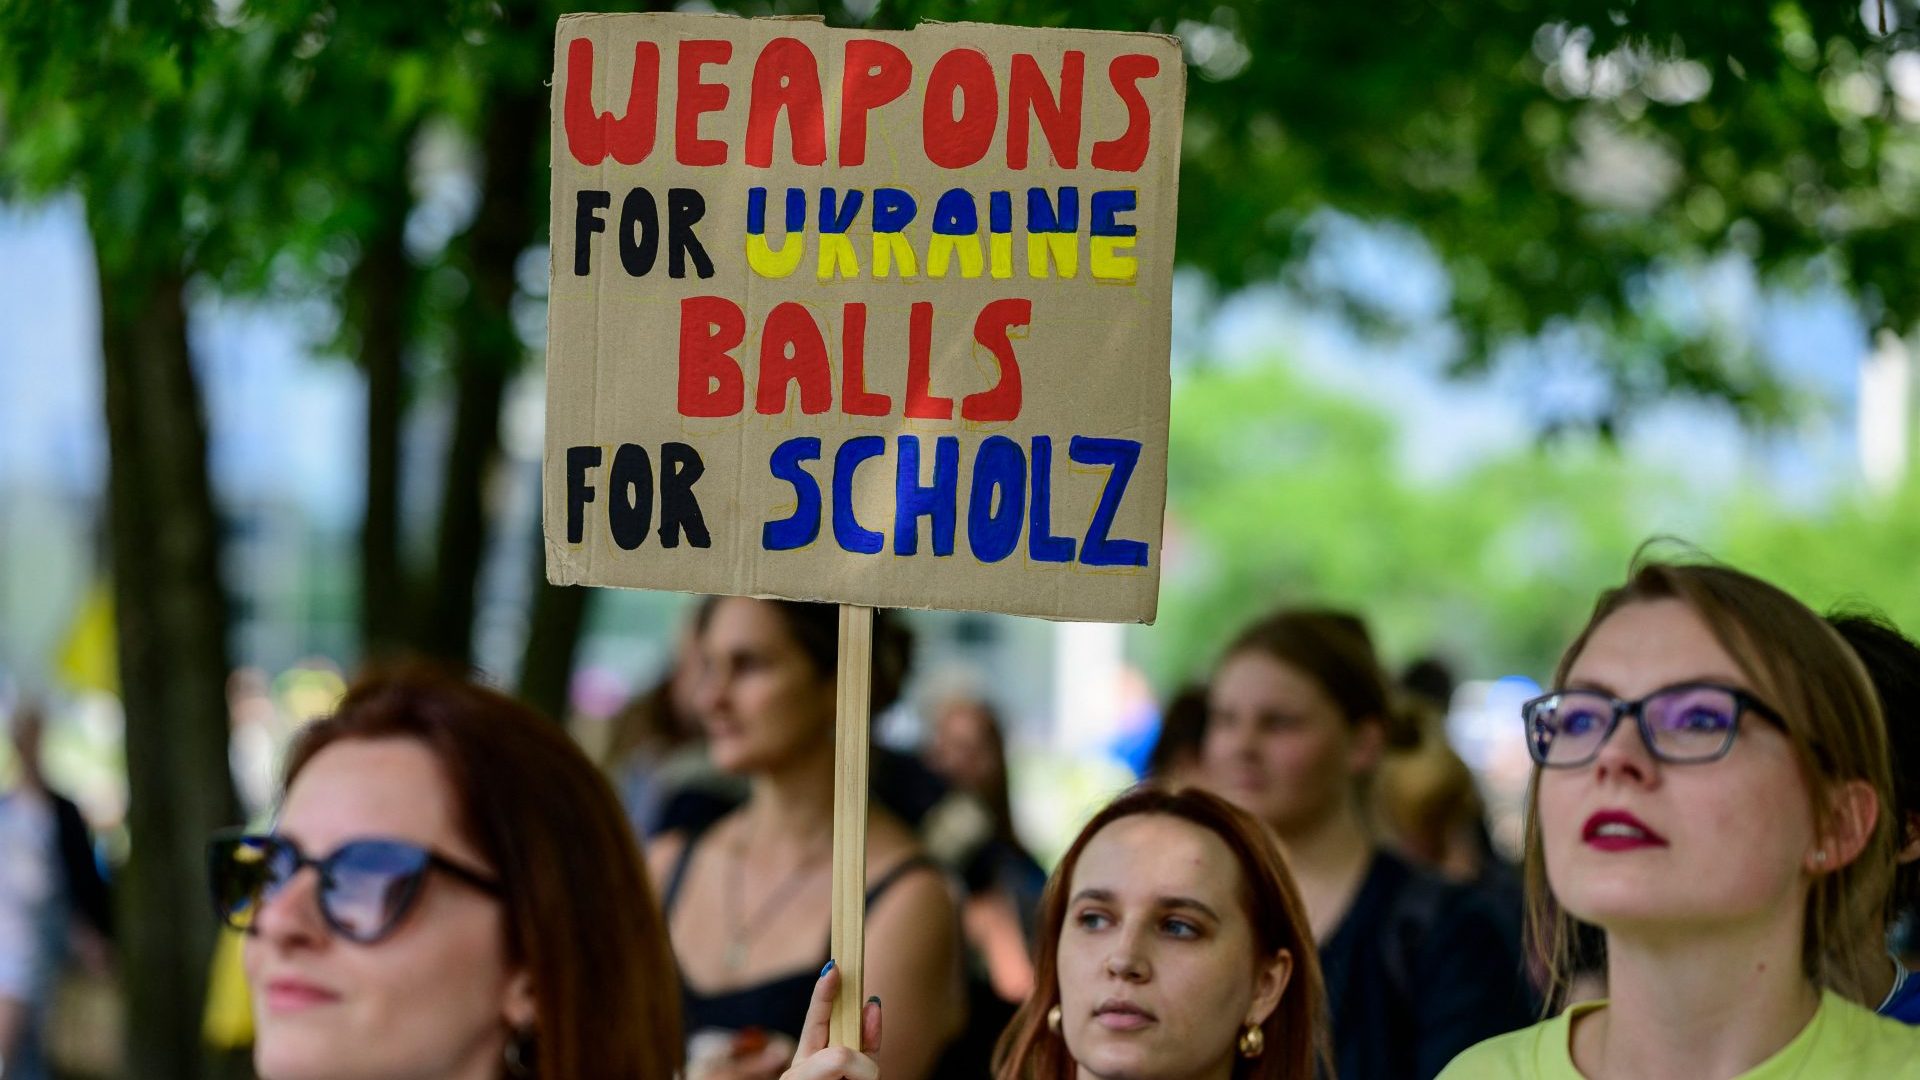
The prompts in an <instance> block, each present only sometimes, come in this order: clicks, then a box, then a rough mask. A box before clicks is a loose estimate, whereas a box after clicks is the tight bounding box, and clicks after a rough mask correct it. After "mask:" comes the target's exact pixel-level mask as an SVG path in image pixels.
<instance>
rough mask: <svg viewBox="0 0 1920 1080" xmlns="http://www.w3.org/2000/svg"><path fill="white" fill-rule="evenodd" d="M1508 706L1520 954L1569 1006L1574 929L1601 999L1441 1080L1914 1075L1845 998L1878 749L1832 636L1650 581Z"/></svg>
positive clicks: (1847, 659)
mask: <svg viewBox="0 0 1920 1080" xmlns="http://www.w3.org/2000/svg"><path fill="white" fill-rule="evenodd" d="M1554 685H1555V686H1556V688H1557V689H1555V690H1554V691H1553V692H1552V693H1548V694H1545V695H1543V696H1541V697H1538V698H1535V699H1534V700H1532V701H1529V702H1527V703H1526V705H1525V706H1524V707H1523V708H1522V720H1523V722H1524V728H1525V734H1526V740H1527V748H1528V751H1529V753H1530V754H1531V755H1532V757H1533V760H1534V764H1535V773H1534V784H1533V792H1532V796H1531V799H1532V805H1531V807H1530V813H1529V815H1528V822H1527V866H1526V870H1527V888H1528V894H1529V895H1528V899H1529V909H1530V910H1529V921H1530V923H1531V931H1532V936H1533V938H1534V940H1535V942H1536V944H1537V946H1538V947H1539V949H1540V951H1541V952H1542V954H1543V955H1544V956H1545V957H1547V959H1548V964H1549V969H1550V973H1551V974H1552V976H1553V980H1554V989H1555V990H1556V991H1564V989H1565V976H1566V973H1567V970H1566V969H1567V961H1568V959H1569V956H1570V949H1571V945H1572V941H1573V929H1574V926H1575V923H1574V921H1573V920H1575V919H1578V920H1581V921H1584V922H1585V923H1588V924H1591V925H1594V926H1597V927H1599V929H1600V930H1601V931H1602V932H1603V933H1604V935H1605V941H1606V976H1607V984H1608V994H1609V997H1608V999H1607V1000H1605V1001H1598V1002H1583V1003H1581V1004H1578V1005H1575V1006H1573V1007H1572V1008H1569V1009H1567V1010H1566V1011H1565V1012H1563V1013H1561V1014H1560V1015H1559V1016H1557V1017H1555V1018H1553V1019H1551V1020H1548V1021H1545V1022H1543V1023H1540V1024H1536V1025H1534V1026H1533V1027H1530V1028H1527V1029H1525V1030H1523V1031H1518V1032H1514V1033H1512V1034H1510V1035H1504V1036H1501V1037H1499V1038H1496V1039H1492V1040H1489V1041H1488V1042H1485V1043H1482V1044H1480V1045H1479V1046H1476V1047H1474V1048H1473V1049H1471V1050H1468V1051H1467V1052H1466V1053H1464V1054H1462V1055H1461V1056H1460V1057H1459V1058H1457V1059H1456V1060H1455V1061H1454V1062H1453V1064H1452V1065H1450V1066H1449V1067H1448V1069H1447V1071H1446V1072H1445V1073H1443V1074H1442V1080H1456V1078H1459V1080H1464V1078H1469V1077H1471V1078H1475V1080H1479V1078H1529V1080H1531V1078H1540V1080H1575V1078H1580V1077H1585V1078H1587V1080H1601V1078H1613V1077H1635V1078H1639V1077H1663V1076H1667V1077H1678V1076H1684V1077H1688V1078H1693V1080H1731V1078H1741V1080H1763V1078H1765V1080H1776V1078H1786V1077H1795V1076H1806V1077H1816V1076H1817V1077H1855V1076H1858V1077H1869V1076H1871V1077H1875V1078H1895V1080H1898V1078H1920V1033H1916V1032H1915V1031H1913V1030H1912V1029H1909V1028H1906V1027H1904V1026H1902V1025H1900V1024H1897V1023H1894V1022H1892V1021H1888V1020H1884V1019H1882V1018H1880V1017H1876V1016H1874V1015H1873V1014H1872V1013H1871V1012H1869V1011H1867V1010H1866V1009H1863V1008H1861V1007H1859V1006H1858V1005H1855V1004H1853V1003H1852V1002H1850V1001H1848V1000H1846V995H1847V994H1849V993H1852V992H1854V991H1855V989H1856V987H1857V986H1858V984H1859V982H1860V980H1861V978H1862V976H1863V972H1862V970H1861V969H1860V965H1859V951H1858V949H1857V948H1856V947H1855V943H1856V942H1857V941H1858V940H1859V939H1860V938H1859V928H1860V927H1861V926H1862V925H1865V924H1866V923H1867V922H1868V921H1870V920H1872V919H1874V918H1875V917H1877V915H1878V912H1879V909H1880V906H1881V905H1882V903H1883V902H1884V899H1885V896H1886V889H1887V868H1888V866H1889V865H1890V863H1891V858H1890V850H1891V849H1890V846H1889V844H1890V839H1889V838H1890V833H1889V830H1888V827H1887V821H1886V818H1885V815H1884V813H1883V812H1882V810H1881V808H1882V807H1884V806H1886V805H1887V797H1888V776H1887V764H1886V761H1887V743H1886V732H1885V728H1884V725H1883V724H1882V721H1881V717H1880V714H1879V709H1878V706H1877V705H1876V703H1875V700H1874V696H1873V691H1872V688H1871V686H1870V685H1869V684H1868V683H1867V681H1866V677H1865V675H1864V673H1863V672H1862V671H1861V669H1860V666H1859V664H1858V662H1857V661H1856V660H1855V659H1854V657H1853V655H1852V653H1851V652H1850V651H1849V650H1848V649H1847V647H1846V645H1845V644H1844V643H1843V642H1842V641H1841V640H1840V638H1839V637H1838V636H1837V635H1835V634H1834V633H1833V631H1832V630H1831V629H1830V628H1828V627H1827V625H1826V624H1825V623H1824V622H1823V621H1822V620H1821V619H1820V617H1819V616H1817V615H1815V614H1814V613H1813V612H1812V611H1810V610H1808V609H1807V608H1806V607H1805V606H1803V605H1801V604H1800V603H1799V602H1798V601H1796V600H1794V599H1793V598H1792V597H1790V596H1788V595H1787V594H1786V593H1784V592H1782V591H1780V590H1779V589H1777V588H1774V587H1773V586H1771V585H1768V584H1767V583H1765V582H1763V581H1760V580H1759V579H1757V578H1754V577H1751V576H1749V575H1746V574H1742V573H1740V572H1738V571H1735V570H1731V569H1728V568H1725V567H1720V566H1711V565H1674V564H1664V563H1646V564H1642V565H1638V566H1637V567H1636V569H1635V571H1634V572H1633V574H1632V575H1631V577H1630V578H1629V580H1628V581H1627V582H1626V584H1624V585H1622V586H1621V587H1619V588H1617V589H1614V590H1611V591H1610V592H1608V593H1606V594H1605V595H1603V596H1602V597H1601V600H1600V603H1599V605H1598V606H1597V608H1596V609H1595V611H1594V613H1593V616H1592V618H1591V619H1590V620H1589V622H1588V623H1587V627H1586V629H1585V630H1583V631H1582V632H1581V634H1580V636H1579V637H1578V638H1577V639H1575V641H1574V643H1573V644H1572V645H1571V646H1569V647H1568V649H1567V651H1566V653H1565V655H1564V656H1563V657H1562V658H1561V661H1560V666H1559V669H1558V671H1557V672H1556V673H1555V679H1554Z"/></svg>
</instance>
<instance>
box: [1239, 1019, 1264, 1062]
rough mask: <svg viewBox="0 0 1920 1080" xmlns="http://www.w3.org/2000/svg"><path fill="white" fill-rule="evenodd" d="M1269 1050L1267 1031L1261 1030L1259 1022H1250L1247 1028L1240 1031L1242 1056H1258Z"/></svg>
mask: <svg viewBox="0 0 1920 1080" xmlns="http://www.w3.org/2000/svg"><path fill="white" fill-rule="evenodd" d="M1266 1052H1267V1033H1266V1032H1264V1031H1262V1030H1260V1025H1259V1024H1248V1025H1247V1030H1245V1031H1243V1032H1241V1033H1240V1056H1241V1057H1243V1058H1257V1057H1259V1056H1260V1055H1261V1054H1264V1053H1266Z"/></svg>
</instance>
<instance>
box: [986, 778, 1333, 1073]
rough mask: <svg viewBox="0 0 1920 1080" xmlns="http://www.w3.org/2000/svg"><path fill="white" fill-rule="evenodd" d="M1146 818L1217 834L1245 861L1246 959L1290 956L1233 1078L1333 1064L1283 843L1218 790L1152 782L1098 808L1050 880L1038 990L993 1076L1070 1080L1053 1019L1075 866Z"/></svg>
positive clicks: (1313, 955) (1038, 948)
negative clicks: (1103, 840)
mask: <svg viewBox="0 0 1920 1080" xmlns="http://www.w3.org/2000/svg"><path fill="white" fill-rule="evenodd" d="M1139 814H1160V815H1164V816H1166V817H1172V818H1178V819H1180V820H1181V821H1185V822H1188V823H1189V824H1192V825H1197V826H1199V827H1200V828H1202V829H1205V830H1207V831H1208V832H1210V833H1212V834H1214V835H1215V836H1218V837H1219V838H1220V839H1221V841H1222V842H1223V843H1225V844H1226V845H1227V850H1229V851H1231V852H1233V857H1234V861H1235V862H1237V863H1239V864H1240V877H1241V895H1240V899H1241V906H1242V908H1244V909H1245V911H1246V915H1247V922H1248V924H1249V925H1250V926H1251V927H1252V929H1253V940H1254V946H1255V951H1254V955H1253V956H1251V957H1249V958H1248V963H1249V964H1256V963H1259V962H1261V961H1263V960H1265V959H1268V958H1270V957H1272V956H1273V955H1274V954H1276V953H1278V952H1279V951H1280V950H1281V949H1285V950H1287V952H1288V953H1289V954H1290V955H1291V956H1292V957H1293V976H1292V978H1291V979H1289V980H1288V982H1287V988H1286V992H1285V993H1284V994H1282V995H1281V997H1280V1004H1279V1006H1278V1007H1277V1008H1275V1009H1274V1010H1273V1015H1271V1016H1269V1017H1267V1019H1266V1022H1265V1023H1263V1024H1261V1025H1260V1027H1261V1030H1262V1031H1263V1032H1264V1033H1265V1035H1266V1050H1265V1052H1263V1053H1262V1054H1261V1055H1260V1056H1259V1057H1257V1058H1236V1059H1235V1060H1234V1066H1233V1078H1234V1080H1312V1077H1313V1076H1314V1066H1315V1064H1316V1062H1324V1061H1329V1060H1330V1055H1329V1054H1328V1052H1327V1030H1326V1024H1327V1017H1326V1011H1327V1006H1326V990H1325V988H1324V987H1323V986H1322V985H1321V981H1320V959H1319V954H1318V953H1317V952H1315V951H1314V946H1313V940H1312V938H1311V937H1310V936H1309V934H1308V929H1307V909H1306V906H1305V905H1304V904H1302V903H1301V902H1300V894H1299V891H1298V890H1297V889H1295V887H1294V884H1293V877H1292V875H1290V874H1289V873H1288V872H1287V867H1286V863H1285V862H1284V861H1283V860H1282V858H1281V855H1280V846H1279V844H1278V843H1277V842H1276V841H1275V840H1274V838H1273V834H1272V833H1270V832H1268V831H1267V828H1266V826H1264V825H1262V824H1260V823H1259V822H1258V821H1256V820H1254V818H1253V816H1252V815H1250V814H1248V813H1247V812H1246V811H1244V810H1241V809H1240V808H1238V807H1236V806H1234V805H1233V804H1232V803H1229V802H1227V801H1226V800H1224V799H1222V798H1220V797H1219V796H1217V795H1211V794H1208V793H1207V792H1204V791H1201V790H1199V789H1198V788H1186V789H1184V790H1181V791H1168V790H1166V789H1164V788H1159V787H1150V786H1142V787H1136V788H1134V789H1133V790H1131V791H1128V792H1126V793H1125V794H1123V795H1121V796H1120V797H1119V798H1117V799H1115V800H1114V801H1112V802H1110V803H1108V804H1107V805H1106V807H1105V808H1104V809H1102V810H1101V811H1100V812H1099V813H1097V814H1095V815H1094V816H1093V820H1092V821H1089V822H1087V825H1086V828H1083V829H1081V830H1080V835H1079V836H1077V837H1075V838H1074V841H1073V846H1072V847H1069V848H1068V849H1067V853H1066V855H1065V856H1063V857H1062V858H1061V859H1060V865H1059V867H1058V868H1057V869H1056V870H1054V872H1053V877H1052V878H1050V879H1048V881H1047V889H1046V892H1045V893H1044V894H1043V895H1042V896H1041V898H1040V917H1039V925H1038V927H1037V930H1036V940H1035V942H1034V990H1033V993H1032V994H1031V995H1029V996H1028V998H1027V1002H1026V1004H1024V1005H1022V1006H1021V1007H1020V1011H1019V1012H1017V1013H1015V1014H1014V1018H1013V1022H1012V1023H1011V1024H1009V1025H1008V1026H1007V1030H1006V1032H1005V1033H1004V1034H1002V1035H1001V1036H1000V1043H999V1045H998V1046H996V1047H995V1048H994V1053H993V1075H994V1080H1073V1076H1074V1063H1073V1058H1072V1055H1070V1054H1069V1053H1068V1052H1067V1044H1066V1040H1065V1039H1063V1038H1061V1037H1060V1036H1059V1035H1057V1034H1055V1033H1053V1032H1052V1031H1050V1030H1048V1027H1047V1019H1046V1018H1047V1013H1048V1012H1049V1011H1050V1010H1051V1009H1053V1007H1054V1006H1056V1005H1058V1004H1060V969H1059V957H1058V954H1059V948H1060V933H1061V928H1062V926H1063V925H1064V924H1065V922H1066V918H1067V897H1068V893H1069V892H1070V891H1071V890H1072V888H1073V873H1074V868H1075V867H1076V866H1078V865H1079V862H1080V853H1081V852H1083V851H1085V850H1086V847H1087V844H1088V843H1089V842H1091V841H1092V840H1093V838H1094V836H1095V835H1097V834H1098V833H1099V832H1100V830H1102V829H1104V828H1106V827H1107V826H1108V825H1111V824H1113V823H1114V822H1116V821H1119V820H1120V819H1122V818H1128V817H1133V816H1136V815H1139Z"/></svg>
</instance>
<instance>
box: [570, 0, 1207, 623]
mask: <svg viewBox="0 0 1920 1080" xmlns="http://www.w3.org/2000/svg"><path fill="white" fill-rule="evenodd" d="M1184 98H1185V71H1184V67H1183V64H1182V60H1181V54H1180V49H1179V45H1178V43H1177V42H1175V41H1174V40H1173V39H1171V38H1167V37H1161V36H1157V35H1148V34H1127V33H1109V32H1091V31H1072V30H1030V29H1016V28H1011V27H1002V26H986V25H969V24H935V25H925V26H921V27H920V28H918V29H916V30H913V31H905V32H876V31H853V30H836V29H831V28H828V27H827V26H825V25H823V24H821V23H819V22H816V21H809V20H790V19H752V20H750V19H739V18H733V17H728V16H717V15H688V14H617V15H569V16H566V17H564V18H562V19H561V20H560V24H559V31H558V33H557V35H556V40H555V43H554V74H553V205H552V227H553V232H552V238H553V239H552V244H553V263H552V273H551V285H550V293H549V298H548V304H549V315H548V342H547V350H548V359H547V448H546V459H545V465H544V490H545V496H544V498H545V517H546V545H547V573H548V577H549V578H550V579H551V580H552V581H554V582H556V583H559V584H573V583H584V584H593V585H618V586H629V587H638V588H664V589H678V590H686V591H693V592H704V593H731V594H747V595H761V596H782V597H788V598H793V599H807V600H829V601H838V602H841V603H851V604H861V605H869V606H876V607H938V608H960V609H972V610H985V611H1001V612H1011V613H1016V614H1025V615H1040V616H1046V617H1051V618H1063V619H1100V620H1111V621H1142V622H1150V621H1152V619H1153V616H1154V611H1155V606H1156V602H1157V595H1158V590H1159V569H1160V543H1161V518H1162V513H1163V510H1164V506H1165V501H1166V443H1167V402H1168V393H1169V383H1168V373H1167V354H1168V345H1169V342H1168V334H1169V321H1168V320H1169V314H1168V308H1169V301H1170V295H1171V288H1172V269H1173V250H1174V248H1173V245H1174V205H1175V195H1176V190H1177V186H1178V180H1179V150H1180V127H1181V109H1182V105H1183V102H1184Z"/></svg>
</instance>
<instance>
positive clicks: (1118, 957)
mask: <svg viewBox="0 0 1920 1080" xmlns="http://www.w3.org/2000/svg"><path fill="white" fill-rule="evenodd" d="M1113 944H1114V947H1113V951H1111V952H1109V953H1108V954H1107V962H1106V968H1107V974H1108V975H1111V976H1113V977H1114V978H1116V979H1120V980H1122V981H1125V982H1136V983H1137V982H1145V981H1147V979H1148V978H1149V977H1151V975H1152V974H1153V972H1152V968H1151V967H1150V966H1149V965H1148V963H1147V957H1146V952H1145V950H1144V949H1143V948H1142V945H1143V943H1142V942H1141V940H1140V935H1139V934H1137V933H1122V934H1121V935H1119V936H1118V938H1117V939H1116V940H1115V941H1114V943H1113Z"/></svg>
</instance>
